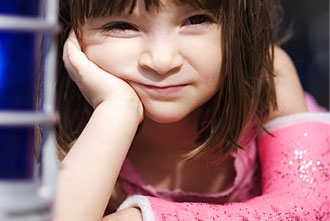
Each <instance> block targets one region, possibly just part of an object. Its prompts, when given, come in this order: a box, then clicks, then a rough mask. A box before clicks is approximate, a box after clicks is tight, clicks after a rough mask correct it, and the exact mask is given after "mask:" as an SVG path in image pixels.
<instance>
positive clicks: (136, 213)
mask: <svg viewBox="0 0 330 221" xmlns="http://www.w3.org/2000/svg"><path fill="white" fill-rule="evenodd" d="M126 220H130V221H142V212H141V210H140V209H137V208H127V209H124V210H121V211H119V212H115V213H112V214H111V215H108V216H106V217H104V218H103V219H102V221H126Z"/></svg>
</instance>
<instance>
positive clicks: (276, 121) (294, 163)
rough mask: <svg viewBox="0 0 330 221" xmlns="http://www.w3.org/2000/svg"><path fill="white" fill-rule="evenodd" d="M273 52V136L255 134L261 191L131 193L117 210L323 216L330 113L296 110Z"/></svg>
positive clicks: (281, 62)
mask: <svg viewBox="0 0 330 221" xmlns="http://www.w3.org/2000/svg"><path fill="white" fill-rule="evenodd" d="M275 58H276V60H275V62H276V70H278V71H279V75H278V76H277V79H276V88H277V95H278V103H279V110H277V111H274V112H273V113H271V115H270V119H273V120H271V122H270V123H267V124H266V128H267V129H268V130H269V131H270V132H271V133H272V134H273V135H275V137H272V136H270V135H268V134H263V135H261V136H259V137H258V140H257V141H258V151H259V159H260V164H261V169H262V195H261V196H258V197H255V198H253V199H251V200H248V201H246V202H239V203H230V204H225V205H215V204H208V203H175V202H168V201H165V200H162V199H157V198H153V197H145V196H133V197H130V198H128V199H127V200H126V201H125V202H124V203H123V204H122V205H121V206H120V208H119V210H121V209H123V208H127V207H139V208H140V209H141V211H142V214H143V220H328V219H329V217H330V214H329V210H330V209H329V205H330V204H329V185H330V180H329V172H330V171H329V167H330V146H329V133H330V131H329V121H330V115H329V114H328V113H300V114H299V112H304V111H306V109H307V108H306V104H305V101H304V98H303V91H302V89H301V86H300V84H299V81H298V77H297V74H296V71H295V69H294V67H293V64H292V62H291V61H290V59H288V57H287V55H286V54H285V53H284V52H282V51H281V50H279V49H277V50H276V57H275ZM294 113H298V114H294ZM290 114H291V115H290ZM292 114H293V115H292ZM281 116H283V117H281Z"/></svg>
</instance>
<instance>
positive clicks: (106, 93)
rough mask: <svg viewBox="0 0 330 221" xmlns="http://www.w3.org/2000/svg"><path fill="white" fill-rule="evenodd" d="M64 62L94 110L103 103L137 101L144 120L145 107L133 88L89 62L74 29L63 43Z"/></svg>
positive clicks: (135, 102) (133, 102)
mask: <svg viewBox="0 0 330 221" xmlns="http://www.w3.org/2000/svg"><path fill="white" fill-rule="evenodd" d="M63 61H64V65H65V68H66V70H67V71H68V73H69V75H70V77H71V79H72V80H73V81H74V82H75V83H76V84H77V86H78V87H79V89H80V91H81V93H82V94H83V95H84V97H85V99H86V100H87V101H88V103H89V104H90V105H92V107H93V108H94V109H95V108H97V106H98V105H100V104H101V103H103V102H112V103H113V104H114V105H121V104H123V105H130V106H131V105H132V104H133V105H135V104H136V105H137V108H138V111H139V115H140V122H141V121H142V118H143V106H142V103H141V101H140V99H139V97H138V96H137V94H136V93H135V91H134V90H133V88H132V87H131V86H130V85H129V84H128V83H127V82H125V81H124V80H122V79H119V78H118V77H116V76H114V75H113V74H111V73H109V72H106V71H104V70H103V69H102V68H101V67H99V66H97V65H96V64H95V63H93V62H92V61H90V60H89V59H88V58H87V57H86V55H85V54H84V53H83V52H82V51H81V47H80V45H79V43H78V40H77V37H76V35H75V33H74V32H73V31H71V32H70V34H69V37H68V39H67V40H66V42H65V44H64V49H63Z"/></svg>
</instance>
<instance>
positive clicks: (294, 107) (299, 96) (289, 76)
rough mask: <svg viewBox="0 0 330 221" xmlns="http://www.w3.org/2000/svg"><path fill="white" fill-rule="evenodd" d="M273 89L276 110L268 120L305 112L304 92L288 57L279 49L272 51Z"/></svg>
mask: <svg viewBox="0 0 330 221" xmlns="http://www.w3.org/2000/svg"><path fill="white" fill-rule="evenodd" d="M274 68H275V88H276V96H277V105H278V109H277V110H274V111H272V112H271V113H270V115H269V118H268V120H270V119H273V118H276V117H280V116H284V115H288V114H293V113H299V112H306V111H307V105H306V102H305V97H304V92H303V89H302V86H301V84H300V80H299V77H298V74H297V71H296V68H295V66H294V64H293V62H292V60H291V58H290V57H289V55H288V54H287V53H286V52H285V51H284V50H282V49H281V48H280V47H275V50H274Z"/></svg>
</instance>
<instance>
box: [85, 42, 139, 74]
mask: <svg viewBox="0 0 330 221" xmlns="http://www.w3.org/2000/svg"><path fill="white" fill-rule="evenodd" d="M127 43H128V42H126V43H125V44H124V43H123V42H120V41H117V42H107V43H102V44H97V45H88V46H86V47H85V54H86V56H87V57H88V59H89V60H91V61H92V62H94V63H95V64H97V65H98V66H99V67H101V68H102V69H103V70H105V71H107V72H109V73H111V74H113V75H116V76H117V77H119V78H122V79H126V80H128V79H130V78H131V76H130V73H132V72H134V70H136V68H134V65H136V64H137V57H138V52H137V50H136V47H132V46H129V44H127Z"/></svg>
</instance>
